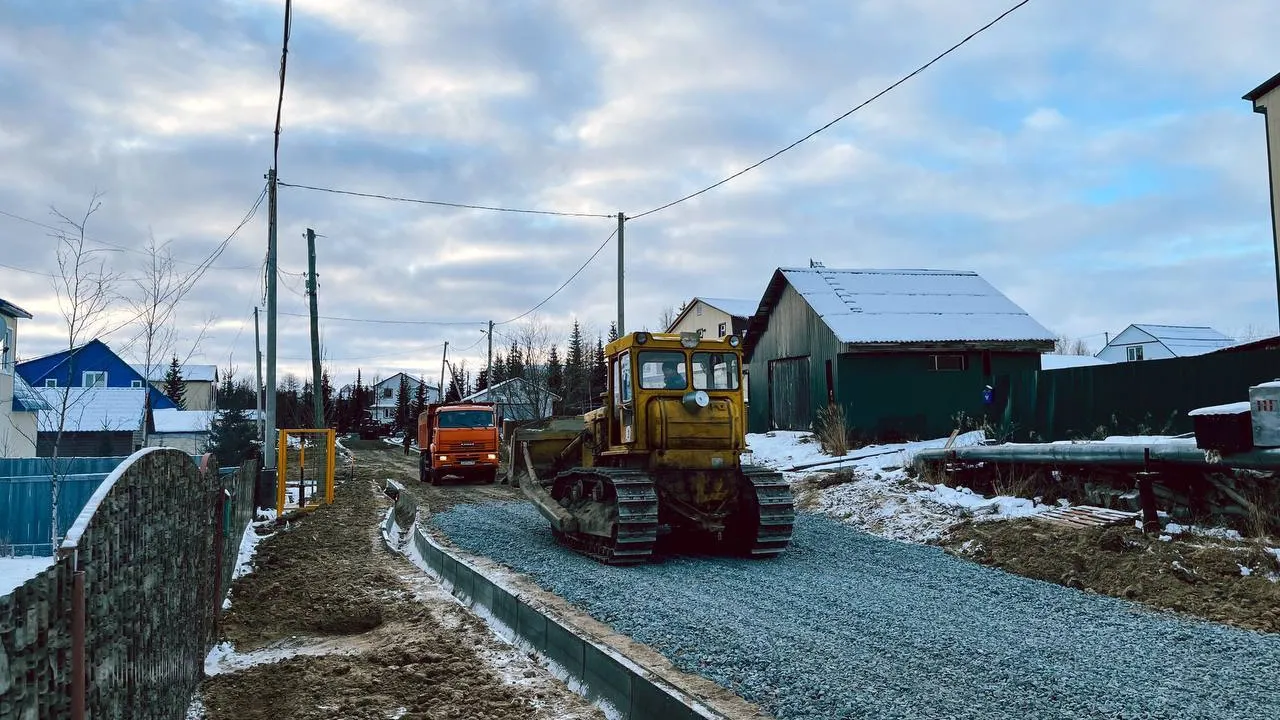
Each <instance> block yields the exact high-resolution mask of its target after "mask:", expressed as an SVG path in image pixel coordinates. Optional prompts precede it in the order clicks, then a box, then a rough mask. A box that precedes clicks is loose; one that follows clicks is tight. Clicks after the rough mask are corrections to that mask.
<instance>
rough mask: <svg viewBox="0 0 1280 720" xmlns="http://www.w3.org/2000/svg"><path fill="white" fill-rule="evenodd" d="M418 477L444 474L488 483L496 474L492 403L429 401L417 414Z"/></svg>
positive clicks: (435, 480) (438, 479) (434, 479)
mask: <svg viewBox="0 0 1280 720" xmlns="http://www.w3.org/2000/svg"><path fill="white" fill-rule="evenodd" d="M418 447H419V448H421V451H422V454H421V457H420V459H419V461H418V479H419V480H421V481H422V482H426V483H431V484H432V485H436V484H439V483H440V482H442V481H443V480H444V479H445V478H446V477H447V476H455V477H460V478H463V479H467V480H480V481H482V482H486V483H491V482H493V481H494V480H495V479H496V478H497V477H498V423H497V418H496V417H495V414H494V407H493V403H431V404H430V405H427V409H426V410H424V411H422V414H420V415H418Z"/></svg>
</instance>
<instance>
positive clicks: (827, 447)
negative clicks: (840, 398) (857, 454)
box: [813, 404, 849, 457]
mask: <svg viewBox="0 0 1280 720" xmlns="http://www.w3.org/2000/svg"><path fill="white" fill-rule="evenodd" d="M813 434H814V437H816V438H817V439H818V444H819V445H821V446H822V452H823V453H825V454H827V455H830V456H832V457H844V456H845V455H848V454H849V426H848V423H847V422H846V421H845V416H844V408H843V407H841V406H840V405H839V404H831V405H828V406H826V407H825V408H823V409H822V410H820V411H818V417H817V420H816V422H814V433H813Z"/></svg>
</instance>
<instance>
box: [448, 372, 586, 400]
mask: <svg viewBox="0 0 1280 720" xmlns="http://www.w3.org/2000/svg"><path fill="white" fill-rule="evenodd" d="M517 380H518V381H520V384H521V385H526V386H529V387H532V388H535V391H534V392H535V393H536V392H542V393H546V397H553V398H556V399H558V400H563V398H561V397H560V396H559V395H557V394H556V393H553V392H551V391H550V390H547V389H545V388H542V387H539V386H537V385H534V384H533V383H531V382H529V381H528V380H525V379H524V378H522V377H513V378H511V379H509V380H503V381H502V382H500V383H495V384H493V385H490V386H489V387H487V388H485V389H483V390H478V391H476V392H473V393H471V394H470V395H468V396H466V397H464V398H462V399H461V400H459V401H458V402H468V401H471V400H480V401H482V402H488V401H489V400H488V398H489V396H490V395H497V396H499V397H500V398H502V399H504V400H512V399H513V398H514V399H521V400H525V401H528V400H529V399H530V398H528V397H525V398H515V396H514V395H513V394H512V388H508V387H506V386H507V385H511V383H514V382H516V381H517ZM513 387H514V386H513ZM498 388H502V390H503V391H502V392H493V391H496V390H497V389H498Z"/></svg>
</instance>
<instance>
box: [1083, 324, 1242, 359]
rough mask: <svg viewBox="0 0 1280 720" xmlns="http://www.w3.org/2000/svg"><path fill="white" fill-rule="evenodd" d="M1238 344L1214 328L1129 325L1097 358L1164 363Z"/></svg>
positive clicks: (1104, 347) (1108, 343)
mask: <svg viewBox="0 0 1280 720" xmlns="http://www.w3.org/2000/svg"><path fill="white" fill-rule="evenodd" d="M1234 344H1235V340H1232V339H1231V338H1229V337H1227V336H1226V335H1224V334H1222V333H1220V332H1218V331H1217V330H1214V329H1213V328H1211V327H1204V326H1191V325H1148V324H1143V325H1130V326H1129V327H1127V328H1125V329H1124V330H1123V331H1121V333H1120V334H1119V335H1116V336H1115V337H1113V338H1111V340H1110V341H1109V342H1107V344H1106V345H1105V346H1103V348H1102V349H1101V350H1099V351H1098V352H1097V353H1095V354H1094V357H1097V358H1098V359H1100V360H1105V361H1107V362H1136V361H1139V360H1163V359H1165V358H1174V357H1191V356H1192V355H1203V354H1205V353H1208V352H1213V351H1214V350H1221V349H1222V348H1226V347H1231V346H1232V345H1234Z"/></svg>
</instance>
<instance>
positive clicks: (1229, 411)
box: [1187, 400, 1251, 417]
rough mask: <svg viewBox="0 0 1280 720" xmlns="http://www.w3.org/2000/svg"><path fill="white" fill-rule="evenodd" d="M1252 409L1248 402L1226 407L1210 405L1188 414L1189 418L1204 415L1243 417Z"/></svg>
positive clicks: (1231, 404) (1234, 403)
mask: <svg viewBox="0 0 1280 720" xmlns="http://www.w3.org/2000/svg"><path fill="white" fill-rule="evenodd" d="M1250 409H1251V406H1250V405H1249V401H1248V400H1243V401H1241V402H1233V403H1227V404H1226V405H1210V406H1209V407H1202V408H1196V409H1195V410H1192V411H1191V412H1189V413H1187V415H1188V416H1189V417H1199V416H1202V415H1243V414H1245V413H1247V412H1249V410H1250Z"/></svg>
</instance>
